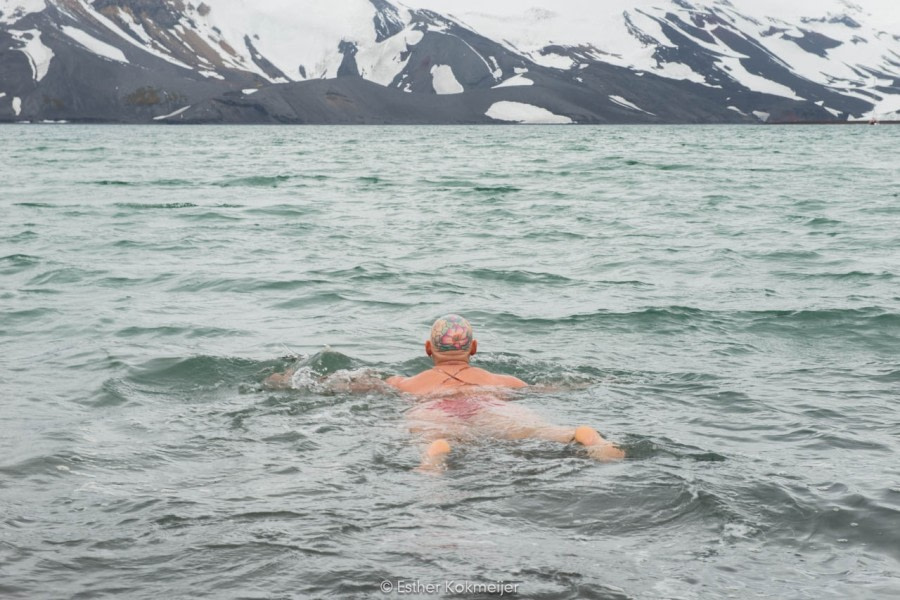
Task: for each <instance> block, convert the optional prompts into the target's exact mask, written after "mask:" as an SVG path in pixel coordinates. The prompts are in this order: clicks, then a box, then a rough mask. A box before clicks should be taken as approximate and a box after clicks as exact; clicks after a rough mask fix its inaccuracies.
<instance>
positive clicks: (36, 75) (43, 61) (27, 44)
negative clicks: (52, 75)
mask: <svg viewBox="0 0 900 600" xmlns="http://www.w3.org/2000/svg"><path fill="white" fill-rule="evenodd" d="M9 33H10V35H12V37H13V39H15V40H16V41H18V42H19V43H21V44H24V46H23V47H21V48H16V50H18V51H19V52H22V53H23V54H24V55H25V56H27V57H28V62H29V64H31V75H32V78H33V79H34V80H35V82H38V81H40V80H41V79H43V78H44V76H45V75H46V74H47V70H48V69H50V61H51V60H52V59H53V50H51V49H50V48H48V47H47V46H45V45H44V44H43V42H41V32H40V31H38V30H37V29H29V30H27V31H13V30H12V29H10V30H9Z"/></svg>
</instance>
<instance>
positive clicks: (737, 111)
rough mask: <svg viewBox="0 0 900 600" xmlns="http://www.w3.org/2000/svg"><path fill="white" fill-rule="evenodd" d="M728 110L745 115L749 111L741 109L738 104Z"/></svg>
mask: <svg viewBox="0 0 900 600" xmlns="http://www.w3.org/2000/svg"><path fill="white" fill-rule="evenodd" d="M728 110H733V111H734V112H736V113H740V114H742V115H744V116H745V117H746V116H747V113H745V112H744V111H742V110H741V109H739V108H738V107H737V106H729V107H728Z"/></svg>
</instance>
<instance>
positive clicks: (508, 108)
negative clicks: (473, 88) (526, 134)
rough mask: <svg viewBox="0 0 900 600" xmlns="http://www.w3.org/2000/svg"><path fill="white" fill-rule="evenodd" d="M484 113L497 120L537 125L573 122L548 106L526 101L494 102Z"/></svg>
mask: <svg viewBox="0 0 900 600" xmlns="http://www.w3.org/2000/svg"><path fill="white" fill-rule="evenodd" d="M484 114H485V115H486V116H488V117H490V118H492V119H494V120H495V121H510V122H513V123H527V124H535V125H544V124H557V123H558V124H568V123H572V119H570V118H569V117H566V116H563V115H556V114H553V113H552V112H550V111H549V110H547V109H546V108H541V107H540V106H534V105H532V104H525V103H524V102H509V101H506V100H503V101H501V102H494V103H493V104H492V105H491V107H490V108H489V109H487V112H485V113H484Z"/></svg>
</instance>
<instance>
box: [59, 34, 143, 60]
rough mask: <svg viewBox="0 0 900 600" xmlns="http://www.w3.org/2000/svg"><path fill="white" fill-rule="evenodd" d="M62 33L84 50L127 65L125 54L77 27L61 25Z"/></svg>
mask: <svg viewBox="0 0 900 600" xmlns="http://www.w3.org/2000/svg"><path fill="white" fill-rule="evenodd" d="M60 29H62V32H63V33H64V34H66V35H67V36H69V37H70V38H72V39H73V40H75V42H77V43H78V44H79V45H80V46H83V47H84V48H85V49H87V50H90V51H91V52H93V53H94V54H96V55H97V56H102V57H103V58H107V59H109V60H114V61H117V62H121V63H127V62H128V59H127V58H125V54H124V53H123V52H122V51H121V50H119V49H118V48H116V47H115V46H111V45H109V44H107V43H106V42H101V41H100V40H98V39H97V38H95V37H94V36H92V35H90V34H88V33H86V32H84V31H82V30H81V29H78V28H77V27H72V26H70V25H63V26H62V27H60Z"/></svg>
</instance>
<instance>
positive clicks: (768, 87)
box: [716, 56, 803, 100]
mask: <svg viewBox="0 0 900 600" xmlns="http://www.w3.org/2000/svg"><path fill="white" fill-rule="evenodd" d="M716 64H717V65H718V67H719V68H720V69H722V70H723V72H725V73H728V75H729V76H730V77H731V78H732V79H734V80H735V81H737V82H738V83H739V84H741V85H742V86H744V87H745V88H747V89H748V90H751V91H754V92H761V93H763V94H772V95H773V96H783V97H785V98H790V99H791V100H803V98H801V97H800V96H798V95H797V94H795V93H794V90H792V89H791V88H789V87H787V86H786V85H781V84H780V83H776V82H774V81H770V80H768V79H766V78H765V77H760V76H759V75H754V74H753V73H751V72H749V71H748V70H747V69H745V68H744V65H742V64H741V61H740V59H739V58H737V57H733V56H723V57H721V58H720V59H719V60H718V61H717V62H716Z"/></svg>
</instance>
